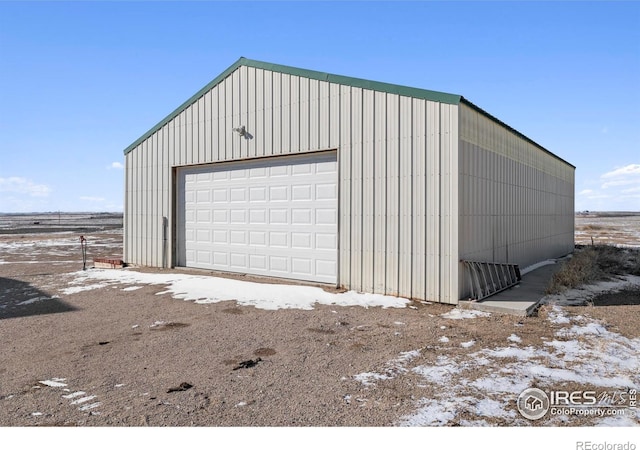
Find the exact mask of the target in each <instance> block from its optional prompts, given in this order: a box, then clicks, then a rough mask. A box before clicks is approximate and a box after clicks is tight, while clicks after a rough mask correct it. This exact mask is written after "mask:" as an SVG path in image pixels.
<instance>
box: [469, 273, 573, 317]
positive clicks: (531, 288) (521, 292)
mask: <svg viewBox="0 0 640 450" xmlns="http://www.w3.org/2000/svg"><path fill="white" fill-rule="evenodd" d="M560 266H561V264H549V265H547V266H542V267H539V268H537V269H536V270H533V271H531V272H529V273H527V274H525V275H523V276H522V281H521V282H520V283H519V284H517V285H515V286H514V287H512V288H509V289H507V290H504V291H502V292H498V293H497V294H495V295H492V296H491V297H487V298H485V299H483V300H480V301H469V300H461V301H460V307H461V308H469V309H477V310H478V311H486V312H497V313H504V314H514V315H517V316H529V315H531V314H533V312H534V311H535V310H536V308H537V306H538V304H539V303H540V300H542V298H543V297H544V296H545V293H544V291H545V289H546V288H547V286H548V285H549V281H551V277H552V276H553V274H554V273H556V271H557V270H558V269H559V268H560Z"/></svg>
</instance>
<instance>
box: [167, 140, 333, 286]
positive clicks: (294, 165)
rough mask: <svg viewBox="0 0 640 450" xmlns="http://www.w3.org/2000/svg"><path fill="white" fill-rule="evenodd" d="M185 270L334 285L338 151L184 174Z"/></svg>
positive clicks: (181, 228)
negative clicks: (209, 270)
mask: <svg viewBox="0 0 640 450" xmlns="http://www.w3.org/2000/svg"><path fill="white" fill-rule="evenodd" d="M177 207H178V217H177V219H178V227H177V228H178V229H177V234H178V236H177V239H178V240H177V254H178V258H177V259H178V261H177V262H178V265H180V266H186V267H196V268H202V269H214V270H224V271H230V272H240V273H250V274H254V275H266V276H276V277H283V278H293V279H298V280H308V281H318V282H326V283H335V282H336V280H337V257H338V251H337V249H338V247H337V245H338V168H337V161H336V153H335V152H332V153H323V154H318V155H312V156H296V157H276V158H268V159H263V160H259V161H253V162H238V163H224V164H218V165H215V166H207V167H199V168H184V169H180V170H179V172H178V205H177Z"/></svg>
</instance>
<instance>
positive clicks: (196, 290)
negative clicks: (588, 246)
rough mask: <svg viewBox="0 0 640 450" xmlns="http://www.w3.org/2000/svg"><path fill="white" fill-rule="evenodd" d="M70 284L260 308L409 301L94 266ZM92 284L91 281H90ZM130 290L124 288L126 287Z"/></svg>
mask: <svg viewBox="0 0 640 450" xmlns="http://www.w3.org/2000/svg"><path fill="white" fill-rule="evenodd" d="M71 275H72V276H73V278H74V279H73V280H72V281H71V282H70V284H71V286H70V287H68V288H66V289H63V290H62V293H63V294H65V295H70V294H74V293H77V292H81V291H88V290H91V289H98V288H102V287H106V286H108V285H113V284H126V285H134V286H139V285H150V284H151V285H166V286H167V287H166V289H165V290H164V291H162V292H158V294H157V295H163V294H171V296H172V297H173V298H177V299H182V300H191V301H195V302H196V303H218V302H222V301H236V302H237V303H238V304H239V305H242V306H254V307H256V308H259V309H267V310H276V309H307V310H309V309H313V305H314V304H322V305H337V306H362V307H365V308H368V307H376V306H379V307H383V308H404V307H406V306H407V305H408V304H409V303H410V301H409V300H408V299H406V298H401V297H392V296H389V295H381V294H366V293H358V292H355V291H348V292H343V293H331V292H326V291H324V290H323V289H321V288H319V287H314V286H299V285H288V284H267V283H255V282H250V281H240V280H232V279H228V278H218V277H213V276H197V275H188V274H176V273H174V274H164V273H160V274H158V273H143V272H136V271H133V270H112V269H91V270H86V271H78V272H74V273H72V274H71ZM87 283H91V284H87ZM125 289H126V290H131V287H125V288H123V290H125Z"/></svg>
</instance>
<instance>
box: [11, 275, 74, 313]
mask: <svg viewBox="0 0 640 450" xmlns="http://www.w3.org/2000/svg"><path fill="white" fill-rule="evenodd" d="M74 309H75V308H72V307H71V306H69V305H68V304H66V303H65V302H63V301H62V300H60V299H59V298H58V297H52V296H51V295H49V294H48V293H46V292H44V291H41V290H40V289H37V288H34V287H33V286H32V285H31V284H29V283H27V282H24V281H21V280H15V279H13V278H2V277H0V319H9V318H12V317H25V316H37V315H40V314H56V313H62V312H68V311H73V310H74Z"/></svg>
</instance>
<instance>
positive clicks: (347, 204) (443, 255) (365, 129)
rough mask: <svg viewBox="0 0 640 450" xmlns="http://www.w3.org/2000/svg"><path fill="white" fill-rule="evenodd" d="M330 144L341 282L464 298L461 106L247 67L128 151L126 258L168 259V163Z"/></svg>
mask: <svg viewBox="0 0 640 450" xmlns="http://www.w3.org/2000/svg"><path fill="white" fill-rule="evenodd" d="M241 125H245V126H246V129H247V131H248V132H249V133H250V134H251V135H252V139H243V138H241V137H240V136H238V135H237V134H235V133H233V132H232V128H234V127H238V126H241ZM327 149H338V160H339V170H340V194H339V198H340V200H339V209H340V219H339V220H340V223H339V233H340V242H339V248H340V250H339V284H340V285H341V286H344V287H346V288H350V289H356V290H359V291H365V292H375V293H385V294H393V295H400V296H405V297H411V298H417V299H426V300H434V301H442V302H448V303H457V300H458V286H457V279H458V276H457V273H458V262H457V261H458V248H457V245H458V244H457V233H458V196H457V186H458V106H457V105H450V104H443V103H438V102H433V101H428V100H424V99H417V98H410V97H405V96H401V95H396V94H391V93H385V92H376V91H373V90H368V89H363V88H358V87H353V86H347V85H341V84H336V83H329V82H325V81H319V80H314V79H309V78H305V77H301V76H296V75H290V74H284V73H279V72H273V71H270V70H264V69H261V68H254V67H247V66H240V67H239V68H238V69H236V70H235V71H233V72H232V73H231V74H230V75H229V76H228V77H227V78H225V79H224V80H223V81H221V82H220V83H219V84H217V85H216V86H214V87H213V88H212V89H211V90H209V91H207V92H206V93H205V94H204V95H203V96H202V97H200V98H199V99H197V100H196V101H195V103H193V104H192V105H191V106H189V107H187V108H186V109H185V110H184V111H182V112H181V113H180V114H178V115H177V116H176V117H174V118H172V119H171V120H170V121H169V122H168V123H166V124H165V125H163V126H162V127H161V128H160V129H158V130H157V131H156V132H155V133H153V134H152V135H151V136H149V137H148V138H147V139H146V140H144V141H143V142H141V143H140V144H139V145H138V146H137V147H135V148H134V149H133V150H132V151H130V152H128V153H127V154H126V180H125V182H126V194H125V195H126V198H125V218H126V219H125V240H124V248H125V254H124V257H125V260H126V261H127V262H129V263H135V264H140V265H146V266H162V265H163V261H166V262H167V263H166V264H167V265H171V264H172V261H173V255H172V244H171V243H172V242H173V236H172V232H173V231H172V230H173V228H174V224H173V220H174V219H173V215H174V212H173V211H172V205H173V198H172V196H173V195H174V192H175V188H174V186H172V183H174V177H173V169H172V168H174V167H177V166H184V165H192V164H206V163H214V162H218V161H230V160H238V159H246V158H256V157H263V156H272V155H287V154H295V153H299V152H311V151H320V150H327ZM163 218H166V224H167V226H166V232H167V241H166V243H165V242H164V241H163V233H164V230H163Z"/></svg>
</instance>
